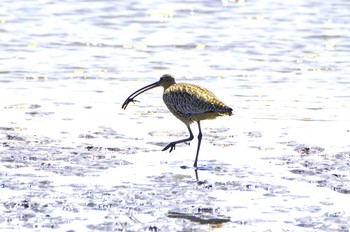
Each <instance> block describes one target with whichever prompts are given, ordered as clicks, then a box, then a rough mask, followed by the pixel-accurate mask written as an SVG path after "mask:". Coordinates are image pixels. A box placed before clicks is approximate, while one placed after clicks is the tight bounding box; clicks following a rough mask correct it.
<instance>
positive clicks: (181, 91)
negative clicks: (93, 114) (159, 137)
mask: <svg viewBox="0 0 350 232" xmlns="http://www.w3.org/2000/svg"><path fill="white" fill-rule="evenodd" d="M158 86H162V87H163V88H164V92H163V101H164V103H165V105H166V106H167V107H168V109H169V110H170V112H171V113H172V114H173V115H175V117H177V118H178V119H180V120H181V121H182V122H183V123H185V125H186V126H187V129H188V131H189V133H190V137H189V138H187V139H182V140H178V141H174V142H171V143H169V144H168V145H167V146H166V147H164V149H163V151H165V150H167V149H169V148H170V152H171V151H172V150H174V149H175V145H176V144H178V143H183V142H187V141H191V140H192V139H193V133H192V130H191V128H190V124H191V123H193V122H197V124H198V128H199V134H198V147H197V153H196V159H195V161H194V164H193V166H194V167H197V160H198V153H199V148H200V146H201V141H202V131H201V125H200V121H201V120H205V119H214V118H216V117H218V116H222V115H232V109H231V108H230V107H228V106H227V105H225V104H224V103H222V102H221V101H220V100H218V99H217V97H216V96H215V95H214V94H213V93H212V92H210V91H209V90H207V89H205V88H203V87H200V86H197V85H191V84H185V83H179V84H176V83H175V79H174V78H173V77H172V76H171V75H169V74H164V75H163V76H162V77H161V78H160V80H159V81H157V82H155V83H153V84H150V85H147V86H145V87H143V88H141V89H139V90H137V91H136V92H134V93H133V94H131V95H130V96H129V97H128V98H127V99H126V100H125V102H124V103H123V105H122V108H123V109H124V110H125V109H126V107H127V106H128V104H129V103H130V102H136V100H134V99H135V97H137V96H138V95H139V94H141V93H143V92H145V91H147V90H150V89H152V88H155V87H158Z"/></svg>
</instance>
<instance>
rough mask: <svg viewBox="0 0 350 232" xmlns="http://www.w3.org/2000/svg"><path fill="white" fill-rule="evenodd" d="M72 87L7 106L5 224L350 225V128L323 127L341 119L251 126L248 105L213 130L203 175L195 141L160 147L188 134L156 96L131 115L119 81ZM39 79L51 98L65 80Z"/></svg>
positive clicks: (210, 124) (206, 128)
mask: <svg viewBox="0 0 350 232" xmlns="http://www.w3.org/2000/svg"><path fill="white" fill-rule="evenodd" d="M24 82H26V83H27V84H28V82H27V81H24ZM73 83H74V82H71V83H70V86H75V87H77V88H80V87H81V85H83V86H84V90H82V91H80V92H78V91H74V89H72V93H71V95H70V96H63V95H60V94H58V95H59V96H62V97H61V98H60V100H59V99H52V100H47V101H43V102H46V103H42V102H40V101H39V102H37V103H35V102H36V101H35V99H29V101H28V102H27V103H22V104H13V103H10V104H9V105H6V106H5V107H4V108H3V112H4V114H3V115H5V116H6V120H7V121H8V123H6V121H3V123H4V124H5V125H7V126H3V127H1V128H0V130H1V150H0V154H1V170H2V171H1V193H2V194H1V199H2V205H1V207H2V212H3V213H2V216H1V224H0V225H1V228H2V229H9V230H10V229H21V230H24V229H28V230H33V229H34V230H44V229H58V230H60V231H61V230H66V231H72V230H77V231H78V230H81V229H82V228H83V229H84V230H97V231H111V230H116V231H120V230H126V231H205V230H211V229H215V230H220V229H221V230H230V229H239V230H247V231H252V230H256V231H262V230H269V229H272V230H273V229H276V230H283V229H285V230H306V231H308V230H317V229H319V230H344V231H347V229H348V228H349V219H350V218H349V210H348V206H347V204H344V202H346V201H347V200H348V197H349V192H350V185H349V184H350V183H349V177H348V172H349V165H350V153H349V150H346V146H345V145H344V144H346V141H347V139H348V138H349V131H348V130H346V129H344V128H343V127H337V126H336V125H337V124H338V123H333V126H332V127H331V128H329V129H327V130H325V129H324V128H326V127H327V128H328V126H329V123H331V122H326V124H324V122H319V121H316V122H315V121H310V122H307V121H303V120H296V121H295V120H294V121H288V120H271V119H254V118H251V122H248V121H249V120H247V118H246V117H247V116H248V113H249V112H248V111H249V110H245V109H243V108H242V109H241V112H240V113H238V114H237V115H235V116H232V117H226V118H224V117H223V118H219V119H217V120H215V121H206V122H204V123H203V133H204V137H203V147H202V150H201V153H200V158H199V166H200V170H198V171H197V172H196V171H195V170H194V169H192V168H191V166H192V164H193V160H194V155H195V149H196V141H195V140H194V141H193V142H191V144H190V146H188V145H182V146H181V145H179V146H177V148H176V150H175V151H173V152H172V153H168V152H162V151H161V149H162V148H163V147H164V146H165V145H166V144H167V142H170V141H173V140H176V139H178V138H182V137H187V136H188V135H187V132H186V128H185V126H183V125H182V124H181V123H180V122H178V121H177V119H175V118H173V116H172V115H171V114H170V113H168V112H167V111H166V110H165V106H163V105H162V102H161V101H160V99H157V94H158V93H157V91H155V92H154V93H153V94H149V95H148V96H147V95H146V97H144V100H143V101H142V102H141V103H137V105H135V106H134V105H132V106H131V107H130V109H129V110H127V111H123V110H122V109H121V108H120V107H121V106H120V104H121V103H122V101H123V100H124V99H120V100H118V101H119V102H118V101H115V100H114V99H113V98H108V97H106V96H108V95H109V94H112V93H113V91H114V86H110V87H108V86H105V88H104V91H102V92H101V91H96V86H98V84H99V83H100V80H85V81H83V82H81V81H77V82H75V83H74V84H73ZM29 84H31V85H32V84H34V86H37V94H38V95H40V96H46V97H48V95H49V92H50V91H51V90H50V89H51V88H50V85H57V83H51V82H37V81H35V82H31V83H29ZM23 85H26V84H23ZM42 85H45V86H46V88H39V87H38V86H42ZM79 86H80V87H79ZM65 88H66V86H63V87H61V88H57V89H56V91H58V92H60V91H63V92H64V90H65ZM9 89H11V88H9ZM80 89H82V88H80ZM122 89H125V90H121V92H122V95H123V96H127V95H126V94H124V93H123V92H127V88H126V87H125V88H122ZM29 92H31V90H30V89H29V88H25V89H24V90H21V91H19V92H17V94H20V95H26V94H27V93H29ZM7 94H10V93H7ZM79 97H80V98H79ZM87 98H90V99H91V100H90V101H89V102H88V104H87V102H86V101H85V99H87ZM242 98H243V97H240V98H239V99H242ZM72 99H73V100H72ZM101 99H102V100H101ZM103 99H107V100H103ZM239 99H238V100H237V102H238V104H240V103H239V102H240V100H239ZM58 100H59V102H58ZM147 100H148V101H147ZM13 101H14V102H17V100H16V97H15V95H14V98H13ZM101 101H103V102H101ZM245 101H246V99H244V100H243V102H245ZM29 102H32V103H29ZM143 102H145V103H143ZM152 104H154V105H153V106H152ZM150 110H152V111H150ZM271 110H272V111H274V110H275V109H271ZM269 111H270V110H269V107H267V108H266V111H265V112H266V113H268V112H269ZM49 112H53V113H49ZM17 116H18V120H14V119H16V117H17ZM116 119H117V120H116ZM4 120H5V118H4ZM90 122H93V123H90ZM169 122H171V123H169ZM331 124H332V123H331ZM38 125H41V126H40V127H39V126H38ZM287 125H293V127H288V126H287ZM180 126H181V127H180ZM182 127H184V128H182ZM320 128H321V130H320ZM182 129H183V130H182ZM33 131H35V134H34V133H32V132H33ZM194 133H196V132H194ZM334 136H335V137H336V138H332V137H334ZM183 166H187V167H188V168H186V169H184V168H183Z"/></svg>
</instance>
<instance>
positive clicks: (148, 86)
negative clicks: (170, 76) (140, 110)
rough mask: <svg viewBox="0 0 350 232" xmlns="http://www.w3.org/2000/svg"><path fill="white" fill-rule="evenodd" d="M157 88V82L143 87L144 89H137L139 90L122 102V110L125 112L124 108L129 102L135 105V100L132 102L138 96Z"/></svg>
mask: <svg viewBox="0 0 350 232" xmlns="http://www.w3.org/2000/svg"><path fill="white" fill-rule="evenodd" d="M158 86H159V81H157V82H154V83H153V84H150V85H147V86H145V87H143V88H141V89H139V90H137V91H135V92H133V93H132V94H131V95H130V96H129V97H128V98H127V99H126V100H125V101H124V103H123V105H122V109H124V110H125V109H126V107H127V106H128V104H129V103H130V102H134V103H135V102H136V100H134V99H135V97H137V96H138V95H140V94H141V93H143V92H146V91H147V90H150V89H153V88H155V87H158Z"/></svg>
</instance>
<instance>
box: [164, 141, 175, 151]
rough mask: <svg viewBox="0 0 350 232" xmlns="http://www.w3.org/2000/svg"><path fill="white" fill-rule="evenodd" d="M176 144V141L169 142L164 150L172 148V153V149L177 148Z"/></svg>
mask: <svg viewBox="0 0 350 232" xmlns="http://www.w3.org/2000/svg"><path fill="white" fill-rule="evenodd" d="M175 145H176V143H174V142H172V143H169V144H168V145H166V147H164V148H163V150H162V151H166V150H168V149H169V148H170V151H169V153H170V152H171V151H172V150H175Z"/></svg>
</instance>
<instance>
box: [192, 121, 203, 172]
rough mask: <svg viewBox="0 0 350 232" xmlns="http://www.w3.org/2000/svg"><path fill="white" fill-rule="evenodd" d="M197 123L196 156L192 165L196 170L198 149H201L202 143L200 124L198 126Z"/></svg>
mask: <svg viewBox="0 0 350 232" xmlns="http://www.w3.org/2000/svg"><path fill="white" fill-rule="evenodd" d="M197 123H198V129H199V133H198V146H197V154H196V159H195V160H194V164H193V166H194V167H195V168H197V161H198V155H199V149H200V147H201V142H202V130H201V124H200V121H198V122H197Z"/></svg>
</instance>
